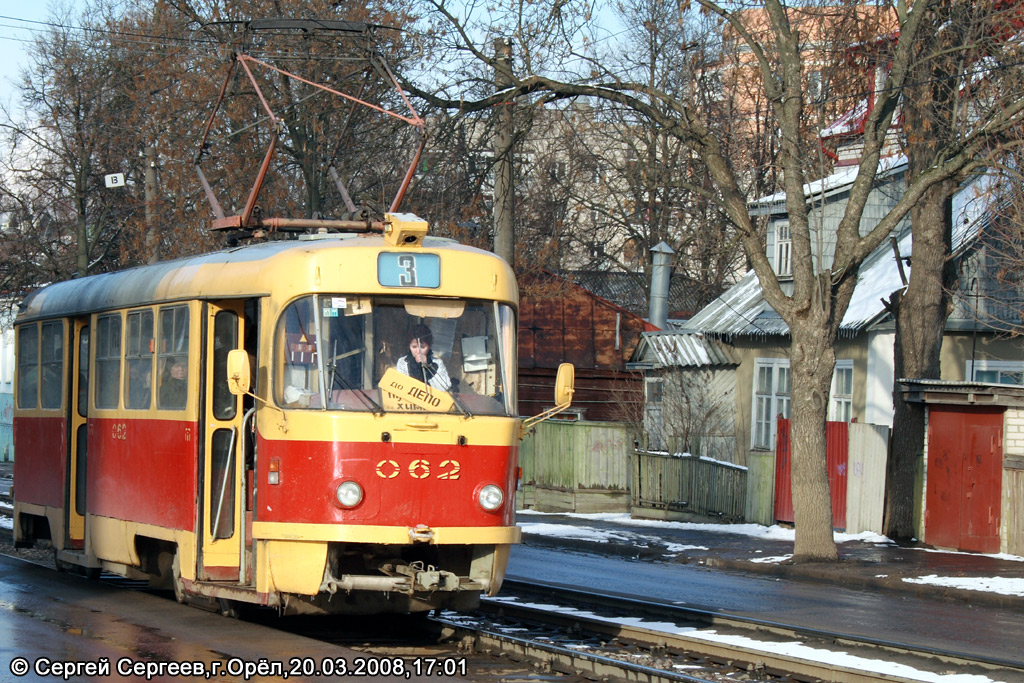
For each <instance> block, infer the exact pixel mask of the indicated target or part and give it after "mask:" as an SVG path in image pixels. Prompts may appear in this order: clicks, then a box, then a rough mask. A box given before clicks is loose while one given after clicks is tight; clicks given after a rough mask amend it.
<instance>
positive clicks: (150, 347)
mask: <svg viewBox="0 0 1024 683" xmlns="http://www.w3.org/2000/svg"><path fill="white" fill-rule="evenodd" d="M146 317H148V318H149V323H148V324H149V342H150V343H149V344H146V345H145V347H146V348H145V349H144V348H143V342H144V341H145V338H144V330H145V327H144V325H145V322H144V321H145V319H146ZM136 321H137V325H136V328H135V330H133V329H132V324H133V322H136ZM155 323H156V316H154V314H153V309H152V308H141V309H136V310H133V311H128V315H127V321H126V324H125V332H124V335H125V340H124V367H125V369H126V372H125V373H124V389H123V391H124V405H125V408H127V409H128V410H149V409H150V408H151V407H152V406H153V356H154V355H155V354H154V353H153V351H154V349H155V344H156V326H155ZM145 361H148V363H149V396H148V399H149V400H148V401H145V405H142V406H139V405H133V403H134V401H133V400H132V399H133V396H134V391H133V384H134V380H135V379H136V378H133V375H132V370H133V369H134V368H135V367H142V365H143V362H145Z"/></svg>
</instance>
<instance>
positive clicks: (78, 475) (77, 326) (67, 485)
mask: <svg viewBox="0 0 1024 683" xmlns="http://www.w3.org/2000/svg"><path fill="white" fill-rule="evenodd" d="M71 335H72V336H71V339H72V343H71V344H69V346H70V347H71V348H70V352H71V353H70V358H71V363H70V366H71V367H70V368H69V370H70V372H69V377H70V378H71V382H70V386H71V389H70V391H69V392H68V396H69V401H68V406H69V409H68V423H69V425H70V430H69V431H70V435H69V436H70V438H69V439H68V450H67V461H66V466H65V468H64V471H65V473H66V479H65V482H64V490H65V497H64V499H65V501H66V504H65V506H64V514H65V520H64V528H65V530H66V531H65V539H64V547H65V548H71V549H74V550H82V549H83V548H85V469H86V445H87V444H88V443H89V435H88V421H87V418H88V414H89V320H88V318H82V319H79V320H72V321H71Z"/></svg>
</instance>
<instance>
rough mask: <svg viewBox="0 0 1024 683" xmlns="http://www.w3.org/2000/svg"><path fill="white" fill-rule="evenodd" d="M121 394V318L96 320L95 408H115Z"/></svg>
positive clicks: (118, 316)
mask: <svg viewBox="0 0 1024 683" xmlns="http://www.w3.org/2000/svg"><path fill="white" fill-rule="evenodd" d="M120 394H121V316H120V314H115V315H103V316H100V317H99V318H97V319H96V407H97V408H117V405H118V399H119V398H120Z"/></svg>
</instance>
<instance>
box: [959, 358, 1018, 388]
mask: <svg viewBox="0 0 1024 683" xmlns="http://www.w3.org/2000/svg"><path fill="white" fill-rule="evenodd" d="M966 374H967V380H968V381H969V382H987V383H989V384H1016V385H1024V362H1021V361H1012V360H979V361H973V362H972V361H967V373H966Z"/></svg>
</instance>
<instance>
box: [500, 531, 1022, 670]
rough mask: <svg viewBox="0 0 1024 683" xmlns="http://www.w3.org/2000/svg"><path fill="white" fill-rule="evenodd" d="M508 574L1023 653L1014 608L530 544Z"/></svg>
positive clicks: (921, 642)
mask: <svg viewBox="0 0 1024 683" xmlns="http://www.w3.org/2000/svg"><path fill="white" fill-rule="evenodd" d="M508 577H509V578H515V579H522V580H527V581H529V580H539V581H545V582H550V583H560V584H565V585H569V586H573V587H590V588H592V589H594V590H599V591H611V592H616V593H622V594H628V595H637V596H643V597H647V598H649V599H652V600H660V601H665V602H672V603H678V604H683V605H687V606H690V607H699V608H704V609H708V610H712V611H722V612H729V613H732V614H737V615H744V616H751V617H755V618H759V619H765V620H773V621H780V622H784V623H786V624H792V625H797V626H803V627H809V628H819V629H826V630H840V631H843V632H846V633H849V634H853V635H859V636H866V637H870V638H877V639H883V640H891V641H896V642H901V643H906V644H912V645H918V646H925V647H930V648H937V649H943V650H954V651H959V652H968V653H971V654H975V655H979V656H980V655H984V656H988V657H995V658H998V659H1003V660H1007V661H1013V662H1019V661H1022V653H1021V647H1020V644H1021V643H1022V642H1024V614H1022V613H1021V612H1020V611H1019V610H1011V609H1005V608H998V607H991V606H973V605H970V604H964V603H960V602H954V601H949V600H944V599H941V598H937V599H934V600H932V599H927V598H923V597H920V596H917V595H911V594H907V595H902V594H898V593H893V592H889V591H873V590H871V589H869V588H863V587H860V588H857V587H854V588H848V587H844V586H842V585H828V584H823V583H818V582H810V581H791V580H783V579H779V578H777V577H771V576H757V575H749V574H739V573H734V572H729V571H725V570H721V569H710V568H707V567H702V566H697V565H690V564H673V563H660V562H652V561H650V560H649V559H645V560H640V561H633V560H628V559H622V558H617V557H608V556H599V555H594V554H588V553H582V552H577V551H567V550H564V549H554V548H546V547H533V546H529V545H520V546H515V547H513V549H512V555H511V562H510V564H509V569H508Z"/></svg>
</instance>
